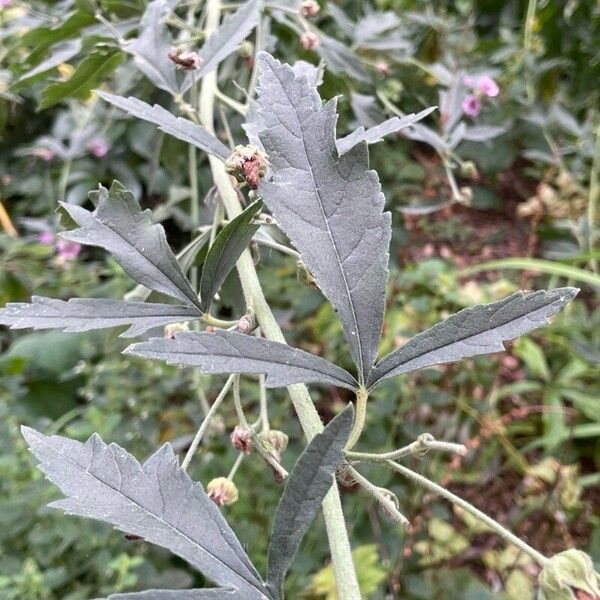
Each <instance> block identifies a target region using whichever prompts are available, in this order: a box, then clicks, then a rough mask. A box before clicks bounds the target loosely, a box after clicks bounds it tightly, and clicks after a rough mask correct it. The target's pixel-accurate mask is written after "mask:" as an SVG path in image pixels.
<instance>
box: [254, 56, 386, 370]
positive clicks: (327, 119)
mask: <svg viewBox="0 0 600 600" xmlns="http://www.w3.org/2000/svg"><path fill="white" fill-rule="evenodd" d="M258 60H259V62H260V65H259V68H260V75H259V86H258V103H257V106H258V113H259V117H260V119H261V120H262V122H263V124H264V127H263V129H262V131H260V132H259V137H260V140H261V142H262V144H263V146H264V148H265V150H266V152H267V154H268V155H269V156H270V164H271V170H272V174H273V178H272V180H271V181H263V182H262V184H261V185H260V188H259V189H260V194H261V197H262V198H263V199H264V201H265V202H266V204H267V206H268V207H269V209H270V210H271V212H272V213H273V215H274V216H275V218H276V219H277V221H278V222H279V224H280V225H281V227H282V229H283V230H284V231H285V233H286V234H287V235H288V236H289V238H290V239H291V240H292V242H293V243H294V245H295V246H296V248H297V249H298V250H299V251H300V253H301V255H302V260H303V261H304V263H305V264H306V265H307V267H308V269H309V270H310V272H311V273H312V274H313V275H314V277H315V279H316V281H317V284H318V285H319V287H320V289H321V290H322V291H323V293H324V294H325V296H327V298H328V299H329V301H330V302H331V303H332V304H333V306H334V309H335V310H336V311H337V313H338V316H339V317H340V320H341V322H342V327H343V330H344V335H345V337H346V339H347V341H348V343H349V345H350V349H351V352H352V356H353V358H354V361H355V362H356V364H357V366H358V372H359V380H362V381H366V379H367V377H368V374H369V371H370V370H371V368H372V366H373V363H374V361H375V357H376V354H377V347H378V344H379V338H380V333H381V326H382V322H383V311H384V301H385V286H386V281H387V266H388V248H389V242H390V235H391V227H390V214H389V213H384V212H383V206H384V198H383V194H382V193H381V188H380V184H379V180H378V178H377V174H376V173H375V172H374V171H370V170H369V164H368V152H367V146H366V144H365V143H364V142H363V143H360V144H358V145H356V146H354V148H352V149H351V150H349V151H348V152H346V153H345V154H343V155H342V156H340V157H339V158H338V157H337V150H336V146H335V123H336V113H335V107H336V104H335V100H332V101H330V102H328V103H327V104H325V105H324V106H323V105H322V103H321V98H320V97H319V94H318V92H317V90H316V88H315V87H314V86H310V85H309V84H308V82H307V80H306V78H305V77H300V78H298V79H296V78H295V76H294V72H293V70H292V69H291V68H290V67H289V66H287V65H282V64H281V63H279V61H276V60H275V59H274V58H273V57H272V56H270V55H268V54H266V53H264V52H263V53H261V54H260V55H259V58H258Z"/></svg>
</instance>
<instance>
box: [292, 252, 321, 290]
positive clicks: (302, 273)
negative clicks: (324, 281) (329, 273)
mask: <svg viewBox="0 0 600 600" xmlns="http://www.w3.org/2000/svg"><path fill="white" fill-rule="evenodd" d="M296 279H297V280H298V281H299V282H300V283H303V284H304V285H305V286H307V287H312V288H315V289H317V288H318V286H317V280H316V279H315V277H314V275H313V274H312V273H311V272H310V271H309V270H308V267H307V266H306V265H305V264H304V261H303V260H302V259H300V258H299V259H298V261H297V262H296Z"/></svg>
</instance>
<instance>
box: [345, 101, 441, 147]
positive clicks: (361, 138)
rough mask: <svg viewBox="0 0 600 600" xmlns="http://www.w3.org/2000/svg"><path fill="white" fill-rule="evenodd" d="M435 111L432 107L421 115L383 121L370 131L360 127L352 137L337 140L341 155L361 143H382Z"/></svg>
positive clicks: (413, 114) (370, 128)
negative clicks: (388, 136)
mask: <svg viewBox="0 0 600 600" xmlns="http://www.w3.org/2000/svg"><path fill="white" fill-rule="evenodd" d="M435 109H436V107H435V106H432V107H430V108H426V109H425V110H422V111H421V112H419V113H416V114H415V113H411V114H409V115H405V116H404V117H402V118H399V117H392V118H391V119H387V121H383V123H379V124H378V125H375V126H373V127H369V129H366V130H365V128H364V127H359V128H358V129H356V130H355V131H353V132H352V133H351V134H350V135H347V136H345V137H343V138H341V139H338V140H337V142H336V145H337V150H338V152H339V153H340V154H344V153H345V152H348V150H350V149H351V148H354V146H356V145H357V144H359V143H360V142H366V143H367V144H375V143H377V142H380V141H381V140H382V139H383V138H384V137H385V136H386V135H390V134H392V133H397V132H398V131H400V130H402V129H404V128H405V127H409V126H410V125H412V124H413V123H416V122H417V121H420V120H421V119H424V118H425V117H426V116H427V115H429V114H431V113H432V112H433V111H434V110H435Z"/></svg>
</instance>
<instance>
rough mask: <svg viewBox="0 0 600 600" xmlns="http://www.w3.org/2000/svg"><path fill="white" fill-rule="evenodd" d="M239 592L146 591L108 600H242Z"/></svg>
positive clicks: (225, 590) (117, 595)
mask: <svg viewBox="0 0 600 600" xmlns="http://www.w3.org/2000/svg"><path fill="white" fill-rule="evenodd" d="M243 598H244V596H243V594H241V593H240V592H239V590H228V589H225V588H210V589H208V588H207V589H204V590H146V591H145V592H130V593H128V594H113V595H112V596H109V597H108V600H243Z"/></svg>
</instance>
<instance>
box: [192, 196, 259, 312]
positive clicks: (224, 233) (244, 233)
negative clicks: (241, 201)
mask: <svg viewBox="0 0 600 600" xmlns="http://www.w3.org/2000/svg"><path fill="white" fill-rule="evenodd" d="M261 207H262V202H254V203H253V204H251V205H250V206H248V207H247V208H246V209H245V210H244V211H243V212H242V213H241V214H239V215H238V216H237V217H235V219H232V220H231V221H230V222H229V223H227V225H225V227H223V229H221V231H220V232H219V235H217V237H216V238H215V241H214V243H213V244H212V246H211V247H210V249H209V251H208V254H207V255H206V260H205V261H204V265H203V267H202V277H201V279H200V298H201V299H202V300H201V302H200V308H201V310H202V312H206V311H208V309H209V308H210V304H211V302H212V299H213V298H214V297H215V294H216V293H217V292H218V291H219V290H220V289H221V286H222V285H223V282H224V281H225V278H226V277H227V275H229V273H230V272H231V270H232V269H233V268H234V267H235V263H236V262H237V260H238V258H239V257H240V256H241V254H242V252H243V251H244V250H245V249H246V247H247V246H248V244H249V243H250V240H251V239H252V237H253V236H254V234H255V233H256V232H257V231H258V228H259V225H252V224H251V222H252V219H253V218H254V217H255V215H256V213H257V212H258V211H259V210H260V209H261Z"/></svg>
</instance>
